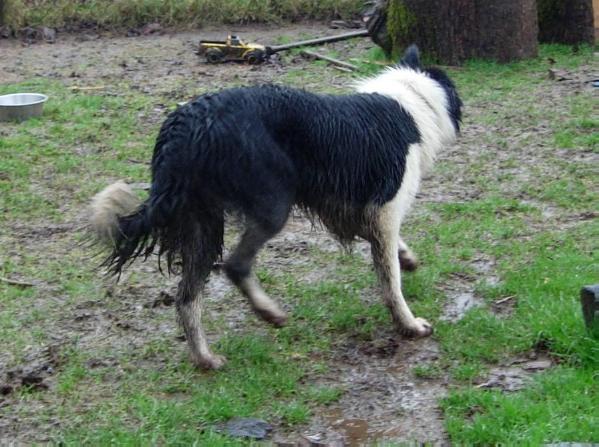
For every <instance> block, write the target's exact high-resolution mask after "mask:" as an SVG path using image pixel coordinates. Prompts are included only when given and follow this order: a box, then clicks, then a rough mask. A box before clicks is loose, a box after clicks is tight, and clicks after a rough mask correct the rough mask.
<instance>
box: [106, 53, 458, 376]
mask: <svg viewBox="0 0 599 447" xmlns="http://www.w3.org/2000/svg"><path fill="white" fill-rule="evenodd" d="M408 56H413V54H412V53H410V54H408ZM416 56H417V54H416ZM406 61H407V62H406V64H407V65H410V66H411V65H412V64H413V63H414V62H413V61H411V60H410V59H409V58H406ZM406 69H409V70H412V69H414V68H413V67H412V68H406ZM410 76H412V74H410ZM414 76H416V75H414ZM427 76H429V77H430V79H434V80H435V81H436V82H437V83H438V84H439V85H440V86H441V87H442V88H443V89H444V90H446V91H447V94H446V97H447V104H446V106H445V109H446V113H447V115H448V117H449V118H450V121H451V123H452V125H453V126H455V129H454V130H453V131H454V132H457V128H458V122H459V119H460V105H461V103H459V98H457V94H455V90H454V89H453V84H451V81H449V79H448V78H446V77H445V76H444V75H443V74H442V72H438V71H437V72H431V74H430V75H427ZM435 77H436V78H439V79H435ZM426 82H429V81H426ZM444 83H448V84H447V85H443V84H444ZM416 84H417V83H416ZM427 85H428V84H427ZM410 88H413V87H410ZM416 90H417V89H416ZM418 95H420V93H418V92H417V95H416V96H415V98H418ZM452 95H455V97H454V98H453V99H452V97H453V96H452ZM429 96H431V95H429ZM437 96H438V92H437ZM431 97H432V98H433V99H434V98H436V97H435V96H434V95H432V96H431ZM410 98H411V97H410ZM421 98H422V101H423V102H422V104H420V103H418V105H417V107H416V108H414V107H415V106H414V105H410V107H412V109H413V110H416V112H412V113H410V112H409V111H408V110H407V109H406V108H405V107H404V106H403V105H402V103H401V101H399V100H397V99H396V98H394V97H393V96H388V95H384V94H379V93H370V92H369V93H356V94H352V95H344V96H333V95H316V94H312V93H308V92H305V91H301V90H296V89H291V88H285V87H275V86H261V87H250V88H236V89H230V90H225V91H222V92H220V93H215V94H206V95H203V96H201V97H199V98H197V99H196V100H194V101H193V102H191V103H189V104H186V105H184V106H182V107H179V108H178V109H177V110H176V111H174V112H173V113H171V114H170V115H169V117H168V118H167V120H166V121H165V123H164V124H163V126H162V128H161V130H160V133H159V135H158V139H157V142H156V146H155V149H154V155H153V158H152V186H151V190H150V195H149V197H148V199H147V200H146V201H145V202H144V203H143V204H141V205H140V206H139V207H138V208H137V210H136V211H134V212H132V213H131V214H127V215H122V214H118V213H117V214H118V215H116V217H114V216H112V217H111V218H114V219H116V222H114V225H115V226H116V228H117V229H116V230H115V231H112V230H107V232H108V234H110V235H111V239H112V243H113V248H114V249H113V252H112V253H111V255H110V256H109V258H108V259H107V261H106V264H107V265H109V266H110V267H111V269H112V271H113V272H115V273H120V271H121V269H122V268H123V267H124V266H125V265H126V264H127V263H128V262H130V261H132V260H133V259H135V258H136V257H137V256H139V255H143V256H146V257H147V256H148V255H150V254H151V253H152V252H153V251H154V249H155V248H156V247H159V254H160V255H164V256H165V257H166V260H167V266H168V269H169V271H170V270H171V269H172V268H173V263H174V262H175V260H177V261H180V262H181V265H182V281H181V284H180V287H179V293H178V298H177V305H178V310H179V314H180V317H181V320H182V323H183V327H184V329H185V331H186V335H187V339H188V341H189V343H190V348H191V353H192V358H193V360H194V361H195V362H196V363H197V364H198V365H200V366H203V367H219V366H220V365H221V364H222V361H223V359H222V358H220V357H218V356H215V355H214V354H212V353H211V352H210V350H209V348H208V346H207V344H206V342H205V337H204V334H203V332H202V329H201V325H200V322H199V318H200V312H201V309H200V306H199V301H198V298H197V296H198V294H199V292H200V290H201V287H202V284H203V282H204V281H205V279H206V277H207V276H208V274H209V272H210V269H211V267H212V265H213V263H214V262H215V261H216V260H217V259H218V258H219V257H220V256H221V254H222V247H223V229H224V221H225V216H226V215H227V214H228V213H236V214H240V215H242V216H243V217H244V218H245V222H246V229H245V232H244V234H243V235H242V237H241V240H240V243H239V246H238V247H237V248H236V249H235V250H234V252H233V253H232V255H231V256H230V258H229V259H228V260H227V261H226V263H225V271H226V273H227V275H228V276H229V278H230V279H231V280H232V281H233V282H234V283H235V284H236V285H237V286H238V287H239V288H240V289H241V290H242V292H243V293H244V294H245V295H246V296H247V297H248V298H249V299H250V301H251V302H252V305H253V307H254V309H255V310H256V311H257V312H258V313H259V314H260V315H261V316H262V317H263V318H264V319H266V320H268V321H270V322H272V323H275V324H283V323H284V321H285V314H284V313H283V312H282V311H281V310H280V309H279V308H278V306H277V305H276V304H275V303H274V302H273V301H271V300H270V298H268V297H267V296H266V295H265V294H264V292H263V291H262V290H261V289H260V287H259V285H258V283H257V281H256V279H255V278H254V277H253V275H252V274H251V267H252V262H253V259H254V257H255V255H256V253H257V252H258V250H259V249H260V248H261V247H262V246H263V244H264V243H265V242H266V241H267V240H268V239H270V238H271V237H272V236H274V235H275V234H276V233H278V232H279V231H280V230H281V229H282V227H283V226H284V224H285V222H286V220H287V218H288V215H289V213H290V210H291V208H292V207H293V206H294V205H297V206H299V207H300V208H302V209H304V210H305V211H307V212H308V213H309V214H310V215H312V216H315V217H318V218H319V219H320V220H321V221H322V222H323V223H324V224H325V225H326V226H327V228H328V229H329V230H330V231H331V232H332V233H333V234H334V235H336V236H337V237H338V238H339V239H340V240H341V241H342V242H349V241H351V240H353V239H354V238H355V237H356V236H359V237H363V238H365V239H367V240H369V241H371V243H372V244H373V257H374V259H375V264H377V270H378V271H379V276H380V277H381V280H382V281H383V283H384V284H383V285H384V286H385V284H387V286H385V287H386V289H385V290H386V292H385V293H387V294H388V295H389V296H388V297H386V299H387V302H388V304H389V306H390V307H391V310H392V314H393V316H394V319H395V320H396V323H397V324H398V325H399V326H400V327H402V328H403V329H406V330H407V331H408V332H414V333H415V334H416V335H427V334H428V333H430V326H426V325H425V324H424V323H421V322H416V320H415V319H414V317H413V316H412V315H411V313H410V312H409V309H407V306H405V308H403V307H401V306H399V307H398V306H397V305H396V304H395V303H394V302H393V301H394V300H395V299H396V298H397V297H396V298H394V297H393V295H397V293H399V294H400V295H401V291H399V292H398V291H397V285H396V284H392V283H394V282H397V281H396V279H395V276H397V274H395V268H394V267H393V266H391V265H387V264H389V263H390V262H391V263H392V261H389V260H388V259H387V258H388V253H389V250H388V246H390V244H391V242H388V241H389V240H390V239H393V238H394V237H392V236H391V234H390V233H389V231H395V230H389V228H391V227H393V228H395V226H397V230H396V231H397V232H399V224H398V222H397V223H396V222H392V221H393V220H394V218H393V217H392V215H391V214H390V213H391V212H392V209H396V208H397V207H396V206H395V205H394V206H393V207H392V206H390V205H389V204H394V203H395V202H396V201H395V200H394V198H395V197H396V196H398V194H399V192H400V190H401V188H402V181H403V180H404V178H406V169H407V159H408V154H409V153H410V151H411V150H419V149H418V148H420V147H424V146H425V145H427V144H429V145H430V143H429V142H428V140H430V138H429V137H428V136H427V135H434V134H431V131H429V130H427V132H425V134H422V132H421V129H419V127H418V124H417V122H416V120H415V118H418V119H420V117H419V116H418V114H419V113H420V112H418V110H420V109H418V107H422V110H423V112H422V113H423V114H425V113H428V112H425V110H426V107H430V106H431V105H430V101H431V99H430V98H426V97H424V96H422V95H421ZM415 101H418V99H416V100H415ZM456 101H457V102H456ZM427 104H428V105H427ZM435 107H437V106H435ZM414 113H415V115H413V114H414ZM435 113H436V114H437V115H438V114H439V112H438V107H437V108H435ZM433 115H434V114H431V116H433ZM445 118H446V117H443V119H445ZM445 124H446V123H445ZM427 138H428V140H427ZM420 150H424V149H420ZM427 150H428V149H427ZM417 159H419V158H417ZM411 169H418V170H419V168H411ZM419 175H420V174H418V179H417V180H419ZM410 181H411V182H412V183H413V182H414V181H415V180H414V176H413V175H411V177H410ZM121 186H122V185H121ZM407 187H411V186H410V185H407ZM416 187H417V185H416ZM109 188H110V187H109ZM119 188H120V187H119ZM119 188H116V189H118V190H119V191H120V192H119V193H122V194H124V195H126V194H128V193H127V192H126V191H125V189H123V188H124V187H123V188H121V189H119ZM414 194H415V193H410V196H413V195H414ZM117 196H118V194H117V193H115V192H114V191H107V192H104V193H100V195H99V196H98V198H97V199H95V207H96V208H95V209H96V210H98V209H102V207H104V208H103V209H104V210H105V211H106V213H107V214H110V206H109V205H108V204H107V200H113V198H114V200H115V201H118V199H117V198H116V197H117ZM397 209H399V208H397ZM389 210H390V211H389ZM402 213H403V211H402ZM96 215H98V213H97V212H96ZM385 216H386V217H385ZM389 216H390V217H389ZM398 219H400V218H398ZM96 220H98V219H96ZM100 220H101V219H100ZM387 227H389V228H387ZM397 238H399V236H398V235H397ZM399 244H400V246H399V250H400V252H401V250H402V245H401V244H403V242H401V240H399ZM395 245H397V243H395ZM403 246H404V247H405V249H407V246H405V244H403ZM397 250H398V247H395V253H396V254H397ZM407 250H409V249H407ZM400 298H401V297H400ZM401 300H402V301H403V298H401ZM400 304H401V303H400ZM404 304H405V303H404ZM400 307H401V308H400ZM406 309H407V311H406ZM422 321H424V320H422ZM416 323H418V324H416ZM414 328H416V329H414Z"/></svg>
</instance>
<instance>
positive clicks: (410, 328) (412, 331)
mask: <svg viewBox="0 0 599 447" xmlns="http://www.w3.org/2000/svg"><path fill="white" fill-rule="evenodd" d="M401 332H402V333H403V334H404V335H406V336H408V337H414V338H420V337H428V336H429V335H431V334H432V333H433V326H432V325H431V324H430V323H429V322H428V321H426V320H425V319H424V318H414V320H413V321H412V322H411V323H410V324H409V325H406V326H404V327H403V328H402V330H401Z"/></svg>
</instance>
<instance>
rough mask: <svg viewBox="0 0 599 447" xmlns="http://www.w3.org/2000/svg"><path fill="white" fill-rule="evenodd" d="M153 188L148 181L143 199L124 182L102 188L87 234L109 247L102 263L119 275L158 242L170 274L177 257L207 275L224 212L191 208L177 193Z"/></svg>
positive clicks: (215, 255)
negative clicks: (149, 186) (149, 189)
mask: <svg viewBox="0 0 599 447" xmlns="http://www.w3.org/2000/svg"><path fill="white" fill-rule="evenodd" d="M157 186H158V185H157V184H153V185H152V189H151V192H150V196H149V197H148V198H147V199H146V200H145V201H144V202H141V201H140V200H139V199H138V198H137V196H136V195H135V193H134V192H133V191H132V190H131V188H130V187H129V185H127V184H126V183H124V182H122V181H119V182H116V183H113V184H112V185H110V186H108V187H106V188H105V189H104V190H103V191H101V192H99V193H98V194H97V195H96V196H95V197H94V198H93V199H92V203H91V207H90V215H89V226H90V229H91V232H92V233H93V235H94V236H95V239H96V240H97V241H98V242H100V243H102V245H104V246H108V247H109V249H110V253H109V254H108V256H107V258H106V259H105V261H104V263H103V265H104V266H105V267H108V268H109V271H110V272H111V273H113V274H115V275H120V273H121V271H122V269H123V267H125V266H126V265H128V264H129V263H131V262H133V261H134V260H135V259H136V258H138V257H139V256H143V257H144V258H147V257H148V256H149V255H151V254H152V253H153V252H154V248H155V247H156V245H159V246H160V249H159V250H158V256H159V259H160V257H161V256H163V255H164V256H165V257H166V261H167V268H168V271H169V272H171V271H173V266H174V264H175V263H176V261H177V260H182V261H185V258H187V259H188V260H189V262H187V264H188V265H190V266H191V267H190V268H195V269H197V274H206V272H209V271H210V268H211V267H212V265H213V263H214V261H215V260H217V259H218V258H219V257H220V256H221V254H222V247H223V231H224V216H223V212H222V210H219V209H217V208H214V207H212V208H208V209H206V208H202V207H200V209H201V211H199V210H197V209H195V210H194V209H190V207H188V206H187V205H186V203H185V202H186V201H185V199H184V198H182V197H181V194H177V193H174V192H171V193H169V191H168V190H166V191H165V190H161V191H160V192H159V191H158V190H159V188H157ZM184 264H185V262H184ZM184 267H185V265H184Z"/></svg>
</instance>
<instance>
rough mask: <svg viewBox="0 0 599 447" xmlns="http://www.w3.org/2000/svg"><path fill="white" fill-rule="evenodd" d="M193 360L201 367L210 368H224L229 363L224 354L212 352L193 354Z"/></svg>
mask: <svg viewBox="0 0 599 447" xmlns="http://www.w3.org/2000/svg"><path fill="white" fill-rule="evenodd" d="M191 362H192V363H193V364H194V365H195V366H196V367H197V368H199V369H207V370H209V369H220V368H222V367H223V366H224V365H225V364H226V363H227V359H226V357H224V356H222V355H218V354H212V353H211V354H209V355H206V354H204V355H202V356H194V355H192V356H191Z"/></svg>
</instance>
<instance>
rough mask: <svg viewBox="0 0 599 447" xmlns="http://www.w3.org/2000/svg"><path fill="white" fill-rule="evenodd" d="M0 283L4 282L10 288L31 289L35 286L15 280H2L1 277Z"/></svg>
mask: <svg viewBox="0 0 599 447" xmlns="http://www.w3.org/2000/svg"><path fill="white" fill-rule="evenodd" d="M0 282H4V283H6V284H9V285H11V286H18V287H33V286H35V284H33V283H31V282H25V281H19V280H17V279H10V278H3V277H1V276H0Z"/></svg>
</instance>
